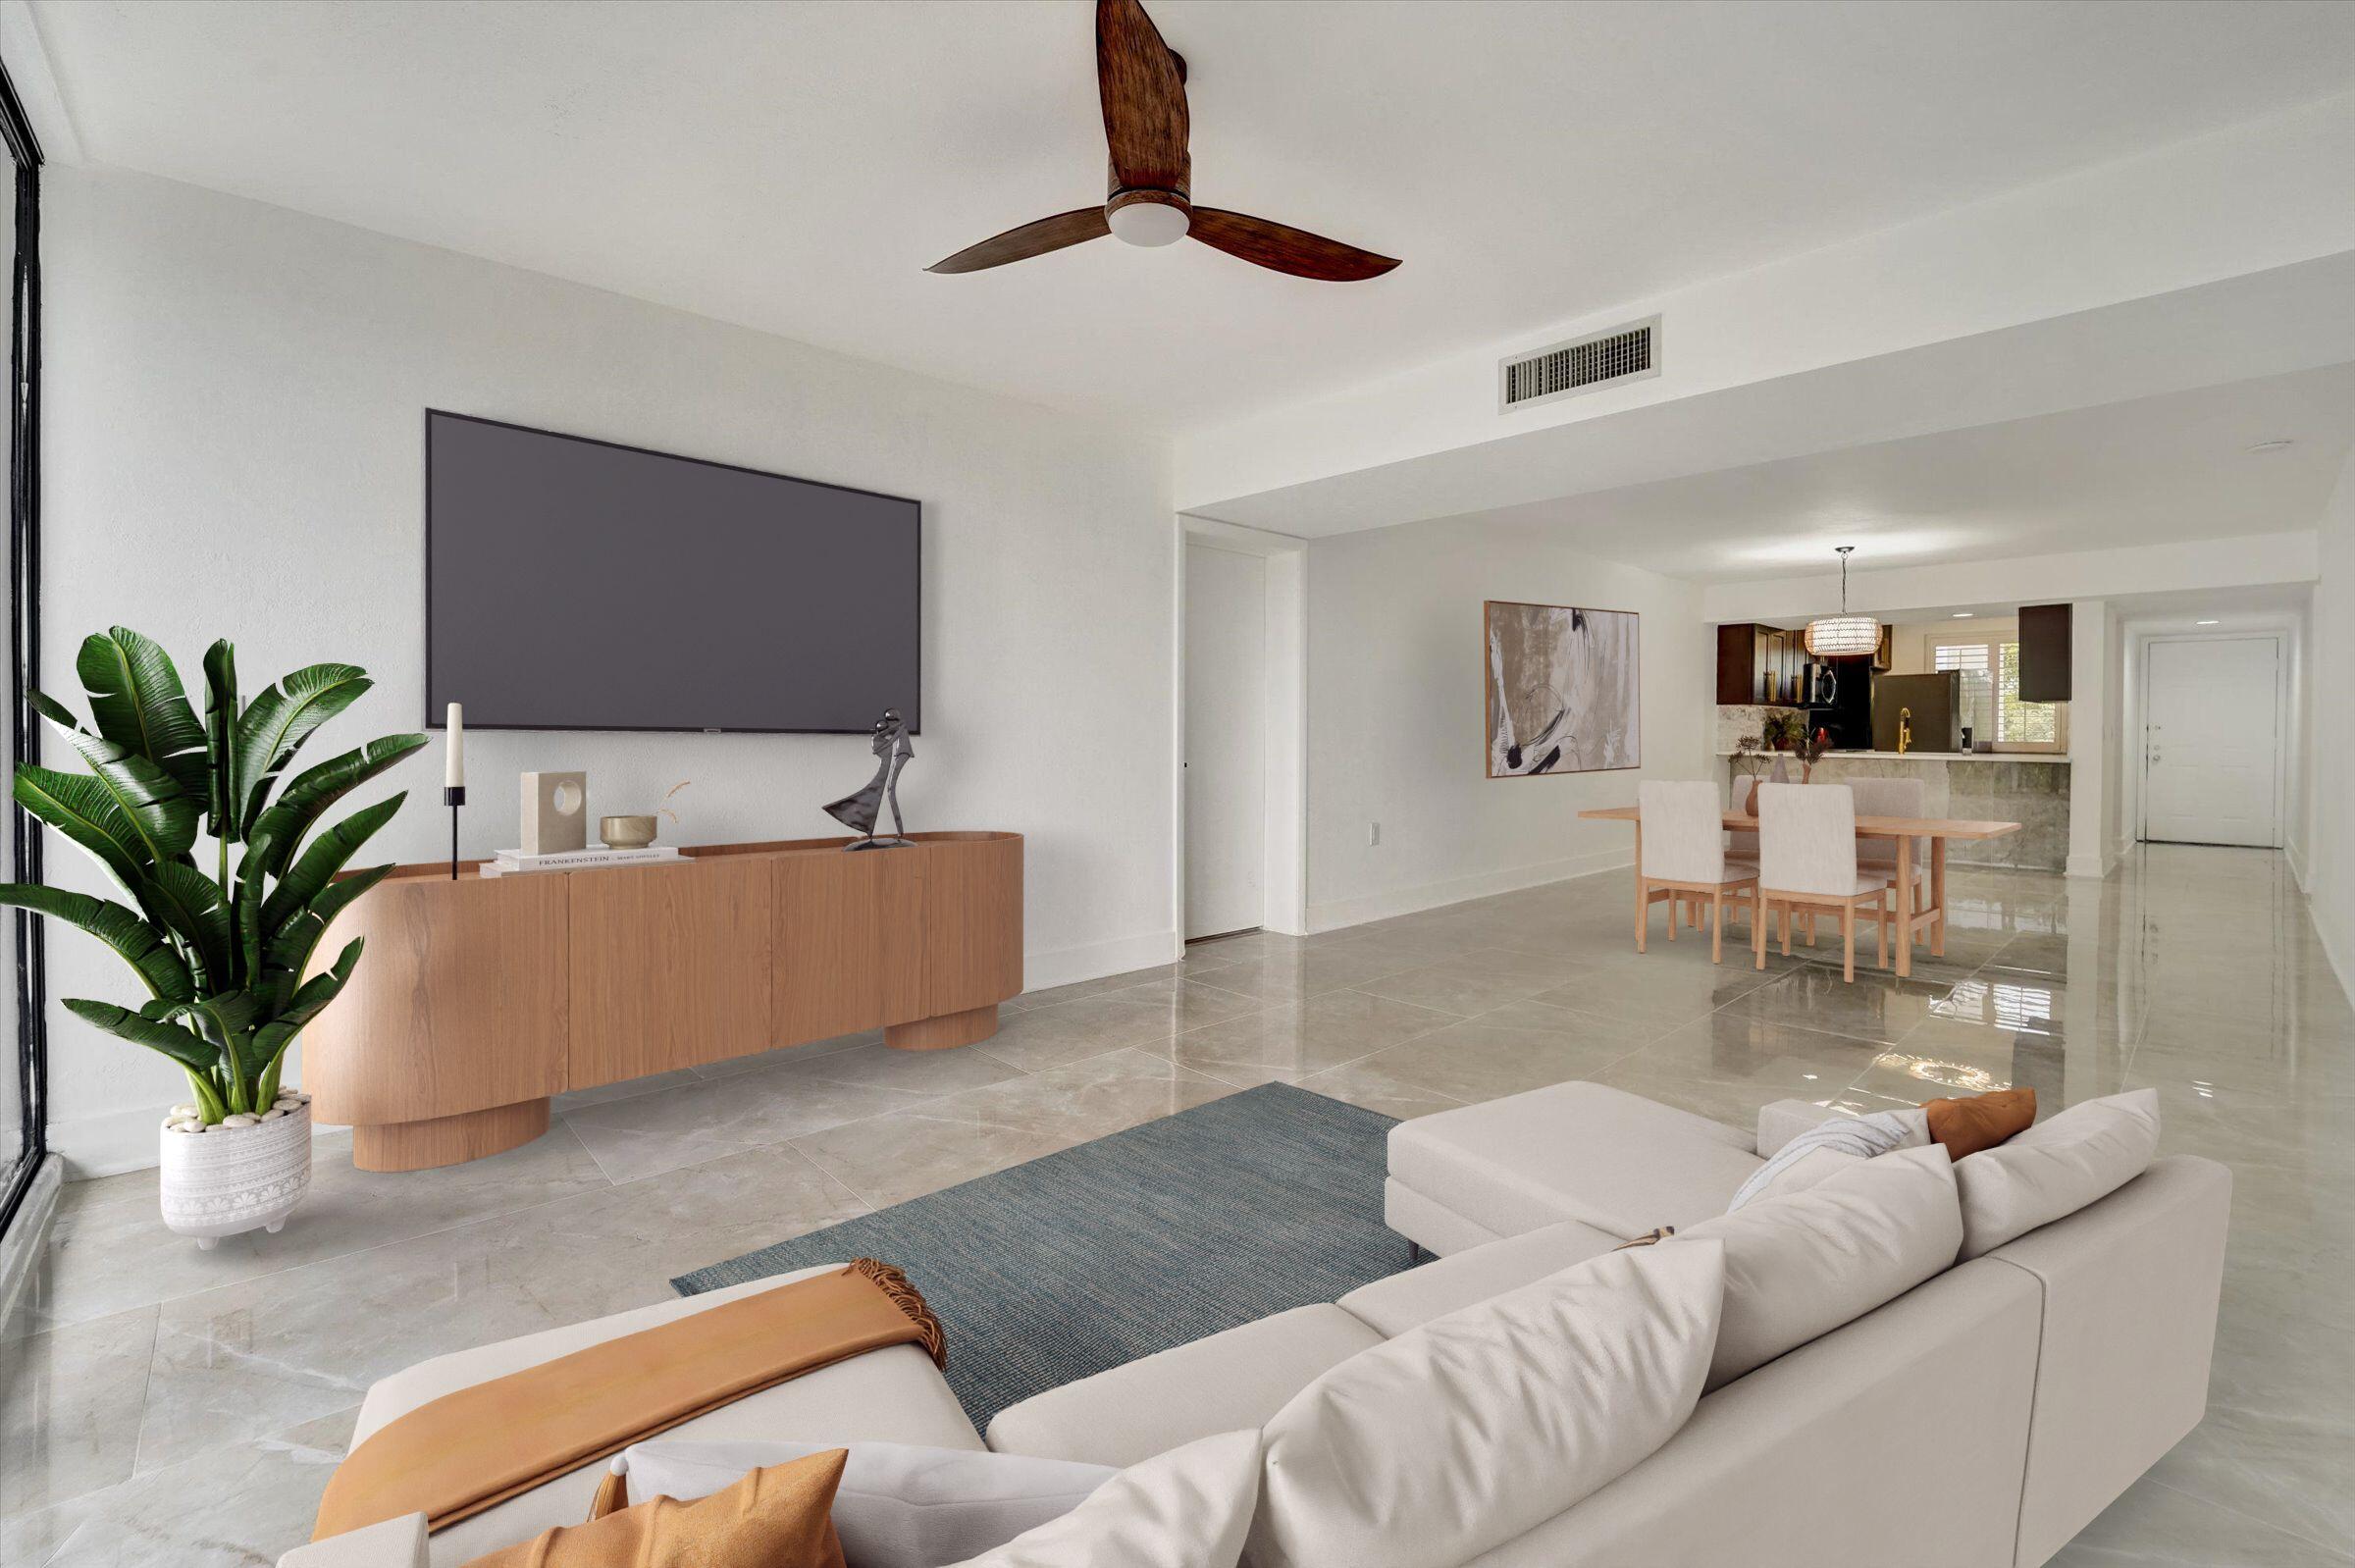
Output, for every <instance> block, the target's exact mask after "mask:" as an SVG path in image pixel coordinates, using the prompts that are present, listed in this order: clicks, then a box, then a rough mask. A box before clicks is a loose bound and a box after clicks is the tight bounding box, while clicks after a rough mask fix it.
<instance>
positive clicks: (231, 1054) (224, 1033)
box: [0, 626, 425, 1247]
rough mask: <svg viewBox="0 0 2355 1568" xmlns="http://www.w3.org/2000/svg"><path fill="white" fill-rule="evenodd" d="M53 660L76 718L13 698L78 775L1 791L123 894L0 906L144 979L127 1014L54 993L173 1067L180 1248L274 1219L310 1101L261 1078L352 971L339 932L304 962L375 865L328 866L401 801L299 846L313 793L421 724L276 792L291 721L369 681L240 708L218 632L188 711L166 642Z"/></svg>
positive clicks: (25, 893)
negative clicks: (206, 854)
mask: <svg viewBox="0 0 2355 1568" xmlns="http://www.w3.org/2000/svg"><path fill="white" fill-rule="evenodd" d="M74 667H75V672H76V674H77V675H78V676H79V677H80V680H81V684H82V687H83V689H84V690H85V691H86V692H87V693H88V694H89V702H90V715H91V720H92V722H93V723H94V724H95V726H96V730H95V732H94V733H93V732H92V731H91V730H85V729H83V728H82V727H81V724H80V722H79V721H78V719H77V718H76V717H75V716H74V714H73V713H72V712H71V711H70V710H68V709H67V708H66V707H65V706H63V705H61V704H59V703H56V702H53V701H51V700H50V699H49V698H47V697H44V696H42V695H41V694H40V693H38V692H35V693H32V694H31V702H32V706H34V708H35V709H36V710H37V711H38V712H39V713H40V715H41V716H42V717H43V718H45V719H47V720H48V721H49V722H50V724H51V725H53V726H54V727H55V728H56V729H57V731H58V733H59V734H61V735H63V736H64V737H65V738H66V740H67V742H68V743H69V744H70V745H72V746H73V748H74V750H75V751H76V752H78V754H80V757H81V760H82V763H83V765H84V766H85V767H87V768H88V770H89V771H88V773H87V774H77V773H64V772H58V771H55V770H52V769H50V768H46V767H37V766H34V765H33V764H31V763H29V762H21V763H19V764H18V765H17V771H16V781H15V794H16V799H17V803H18V804H19V805H20V806H22V807H24V808H25V810H27V811H30V812H31V813H32V814H33V815H34V816H36V817H38V818H40V819H41V820H42V821H43V822H45V823H47V824H48V825H49V826H50V827H53V828H55V829H56V830H57V831H58V832H60V833H63V834H64V835H65V836H66V837H68V838H70V839H72V840H73V841H74V842H75V843H76V844H78V845H79V846H81V848H82V849H84V850H85V851H87V852H88V853H89V855H90V857H91V858H92V859H93V860H95V861H96V862H98V863H99V865H100V866H101V867H103V868H104V869H105V871H106V873H107V875H108V876H109V877H111V878H112V879H113V880H114V882H115V884H116V885H117V886H118V887H120V888H121V889H122V890H123V893H124V894H125V896H126V897H127V898H128V899H129V902H128V903H118V902H116V901H114V900H112V899H104V898H92V897H90V896H88V895H86V894H82V893H73V892H68V891H67V890H65V889H63V888H55V887H48V886H44V885H42V884H39V883H26V882H9V883H0V905H16V906H18V907H20V908H23V909H26V910H30V911H32V912H33V913H35V914H37V915H47V916H48V917H50V918H51V919H57V920H63V921H65V922H66V923H67V924H68V925H72V926H75V927H76V928H78V929H79V930H82V931H86V932H88V933H89V934H90V935H92V936H94V937H96V938H97V939H98V940H99V941H101V942H104V943H105V944H106V945H107V946H108V947H110V948H112V949H114V951H115V953H116V954H117V955H118V956H120V957H121V958H122V959H123V961H124V962H125V963H126V964H128V965H130V966H131V970H132V972H133V973H135V974H137V975H138V977H139V981H140V983H141V984H142V985H143V986H144V987H145V988H146V991H147V1000H146V1001H145V1002H143V1003H141V1004H140V1005H139V1006H138V1007H136V1008H126V1007H120V1006H117V1005H116V1004H114V1003H112V1002H97V1001H89V1000H85V999H82V998H72V999H69V1000H68V1001H67V1003H66V1007H67V1008H68V1010H70V1011H71V1012H72V1013H73V1014H74V1015H75V1016H76V1017H77V1018H79V1019H84V1020H86V1021H87V1022H90V1023H94V1024H96V1025H97V1026H98V1027H99V1028H101V1029H104V1030H106V1031H107V1032H108V1033H109V1034H113V1035H117V1036H120V1037H121V1038H123V1039H126V1040H129V1041H131V1043H132V1044H133V1045H142V1046H145V1047H146V1048H147V1049H148V1050H150V1051H154V1052H156V1053H157V1054H159V1055H161V1056H165V1057H168V1058H170V1059H171V1060H172V1061H173V1062H174V1063H176V1064H178V1065H179V1067H180V1068H181V1070H182V1071H183V1072H185V1073H186V1074H187V1079H188V1086H189V1088H190V1090H191V1091H192V1093H193V1096H194V1098H193V1100H192V1101H191V1102H190V1103H188V1104H185V1105H181V1106H177V1107H175V1108H174V1110H173V1114H172V1115H171V1116H170V1117H168V1118H167V1119H166V1120H165V1123H164V1125H163V1127H162V1129H161V1134H160V1136H161V1145H160V1153H161V1162H160V1163H161V1165H162V1168H163V1176H162V1189H163V1212H164V1223H165V1224H166V1225H168V1226H170V1227H171V1228H173V1229H174V1230H177V1231H179V1232H181V1233H182V1234H183V1235H192V1236H194V1237H196V1238H197V1243H196V1244H197V1245H198V1246H200V1247H210V1246H212V1245H213V1243H214V1241H215V1240H216V1239H217V1238H219V1237H221V1236H225V1235H235V1234H238V1233H240V1232H242V1231H246V1230H251V1229H255V1228H268V1229H271V1230H276V1229H278V1228H280V1227H281V1226H282V1225H284V1224H285V1223H286V1218H287V1216H288V1214H289V1213H291V1212H292V1211H293V1208H294V1206H295V1205H296V1204H297V1203H299V1202H300V1201H301V1200H302V1195H303V1193H304V1191H305V1190H307V1189H308V1187H309V1186H310V1179H311V1138H310V1133H311V1117H310V1102H309V1096H307V1095H303V1094H299V1093H295V1092H293V1091H290V1090H286V1089H282V1088H281V1086H280V1084H279V1068H280V1065H281V1064H282V1063H283V1062H284V1061H285V1060H286V1054H287V1048H288V1046H289V1045H291V1044H293V1043H294V1038H295V1036H296V1034H297V1033H299V1032H300V1030H301V1029H302V1026H303V1025H304V1024H305V1023H308V1022H309V1021H310V1020H311V1019H314V1018H317V1017H318V1016H319V1013H320V1011H321V1010H322V1009H324V1008H325V1007H326V1006H327V1005H328V1004H329V1003H330V1002H333V1001H334V1000H335V999H336V995H337V993H338V992H340V991H341V990H342V989H343V985H344V982H345V981H347V980H349V979H350V978H351V971H352V967H353V966H355V965H356V964H358V963H359V959H360V943H359V942H357V941H353V942H352V943H350V944H349V945H347V946H346V947H345V948H344V949H343V951H342V952H341V953H340V954H339V955H338V956H337V958H336V961H335V962H334V963H333V964H332V965H329V966H327V967H325V968H322V969H321V970H320V971H319V972H318V973H316V974H311V975H310V976H309V977H308V978H307V979H306V978H305V973H306V971H307V970H308V969H309V968H310V967H311V958H312V954H313V950H314V949H316V948H317V946H318V945H319V940H320V938H321V937H322V936H324V935H325V934H326V932H327V928H328V925H329V923H330V922H332V921H333V920H334V919H335V917H336V915H337V914H338V913H339V912H340V911H341V910H342V909H343V908H344V907H345V906H347V905H349V904H350V903H351V902H352V901H353V900H354V899H356V898H358V897H359V896H360V895H361V894H363V893H365V892H367V891H368V889H370V888H371V887H374V886H375V885H376V884H377V883H378V882H379V881H381V880H383V879H384V877H385V876H386V875H388V874H389V873H390V872H391V871H392V867H391V866H390V865H380V866H376V867H374V868H373V869H369V870H364V871H359V872H355V873H353V874H351V875H349V876H340V875H339V873H340V872H341V871H342V869H343V866H344V863H345V862H348V861H349V860H350V859H351V857H352V854H353V853H354V852H355V851H356V850H358V849H359V847H360V846H361V845H362V844H363V843H365V842H366V841H367V839H368V837H369V835H371V834H373V833H374V832H375V831H376V830H377V829H378V828H380V827H382V826H384V825H385V823H386V822H388V821H390V820H391V819H392V813H393V812H395V811H397V810H399V809H400V804H401V802H402V801H403V800H405V799H406V798H407V797H406V796H405V795H395V796H393V797H392V799H390V800H387V801H380V802H378V803H377V804H376V805H374V806H370V807H367V808H365V809H363V810H358V811H354V812H353V813H352V814H351V815H349V816H347V817H345V818H343V819H342V820H341V821H340V822H337V823H336V824H334V825H333V826H331V827H329V828H328V829H326V831H324V832H322V833H320V834H319V835H318V836H317V837H316V838H315V839H313V840H312V841H311V842H310V843H309V845H308V846H307V847H306V846H305V844H304V840H305V838H306V837H308V836H309V835H310V833H311V830H312V829H313V828H314V827H316V826H317V825H318V823H319V819H320V818H321V817H322V816H323V815H325V814H326V812H327V810H328V809H329V808H331V807H333V806H334V805H335V804H336V803H337V802H338V801H340V800H341V799H342V798H343V797H344V796H345V795H347V794H349V793H350V792H351V791H352V790H354V789H356V788H357V787H358V786H360V785H361V784H364V783H366V782H367V781H368V780H369V779H371V778H374V777H375V776H376V775H377V774H379V773H382V772H383V771H385V769H387V768H389V767H391V766H392V764H393V763H395V762H397V761H399V760H400V759H401V758H404V757H406V756H408V755H409V754H410V753H411V752H414V751H416V750H417V749H418V748H419V747H421V746H423V745H424V744H425V737H424V736H422V735H392V736H387V737H385V738H384V739H382V740H376V741H371V742H369V743H368V744H367V745H365V746H363V747H361V748H360V749H359V750H357V751H353V752H346V753H344V754H343V755H342V756H340V757H337V758H331V759H330V760H328V761H325V762H321V763H320V764H318V765H317V766H316V767H312V768H307V769H305V770H304V771H303V772H301V773H298V774H296V775H295V776H294V777H293V778H291V779H289V780H288V781H287V782H286V784H285V787H284V788H280V787H279V780H280V775H281V774H282V773H283V772H284V771H285V770H286V767H287V764H288V762H289V761H290V760H292V758H293V756H294V754H295V752H297V751H298V750H300V749H301V747H302V744H303V743H304V742H305V741H306V740H308V739H309V738H310V736H311V733H312V732H313V731H314V730H316V729H318V727H319V726H320V725H321V724H324V723H326V722H327V721H328V720H329V719H331V718H333V717H335V716H336V715H337V714H338V713H340V712H341V711H342V710H343V709H344V708H346V707H349V706H351V705H352V704H353V703H354V702H356V701H357V700H358V699H359V698H360V696H361V695H362V694H363V693H365V692H366V691H367V690H368V689H369V687H370V685H371V684H372V683H371V682H370V681H369V679H368V677H367V674H366V672H364V671H362V670H360V669H358V668H356V667H354V666H352V665H349V664H313V665H311V666H309V667H308V668H306V669H299V670H296V671H295V672H294V673H293V674H291V675H288V676H287V677H286V678H285V679H284V680H282V681H280V682H279V683H278V684H277V685H275V686H272V687H271V688H270V689H269V690H267V691H265V692H263V693H262V694H261V695H260V696H259V697H256V698H255V699H254V700H253V701H252V702H251V703H249V704H246V705H244V706H242V707H240V706H238V703H237V677H236V662H235V650H234V649H232V648H231V646H230V645H229V644H228V643H227V642H218V643H215V644H214V645H213V646H212V648H211V649H210V650H208V651H207V652H206V653H205V655H204V679H205V710H204V716H203V718H202V719H201V720H200V719H198V717H197V716H196V712H195V710H194V709H193V708H192V707H191V706H189V704H188V699H187V696H186V694H185V692H184V691H183V688H182V686H181V680H180V672H179V670H177V669H176V668H174V666H173V663H172V660H171V657H170V656H169V655H168V654H166V653H165V652H164V651H163V649H162V648H161V647H159V646H157V645H156V644H155V643H153V642H150V641H149V640H148V639H146V638H144V637H141V636H140V635H139V634H138V633H136V632H133V631H130V630H128V629H126V628H124V627H120V626H118V627H116V628H114V629H113V630H112V631H109V632H105V633H102V634H97V635H93V636H91V637H90V638H88V639H87V640H85V641H84V642H83V643H82V645H81V651H80V653H79V655H78V657H77V658H76V660H75V666H74ZM274 794H275V796H276V799H273V798H272V797H273V795H274ZM199 821H201V822H202V823H203V826H204V829H205V831H206V832H207V833H209V835H210V836H211V838H212V841H213V846H214V852H215V853H214V874H212V875H207V874H206V872H205V870H204V868H203V867H201V866H200V865H199V864H198V862H197V860H196V855H195V850H196V844H197V832H198V824H199ZM233 849H234V850H235V851H236V856H235V866H234V868H233V866H232V863H231V852H232V850H233Z"/></svg>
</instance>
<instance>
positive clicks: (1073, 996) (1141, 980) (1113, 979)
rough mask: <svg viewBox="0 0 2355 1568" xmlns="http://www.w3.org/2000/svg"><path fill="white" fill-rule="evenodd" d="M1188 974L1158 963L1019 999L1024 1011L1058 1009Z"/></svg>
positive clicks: (1030, 993)
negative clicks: (1062, 1005) (1065, 1004)
mask: <svg viewBox="0 0 2355 1568" xmlns="http://www.w3.org/2000/svg"><path fill="white" fill-rule="evenodd" d="M1185 973H1186V965H1185V964H1183V963H1174V964H1156V965H1154V966H1153V967H1150V968H1143V969H1128V970H1125V971H1124V972H1122V973H1120V974H1107V975H1105V976H1103V977H1102V978H1101V979H1094V980H1075V981H1073V983H1071V984H1070V985H1053V986H1049V987H1047V988H1046V989H1045V990H1043V991H1024V992H1023V993H1022V994H1021V996H1020V997H1018V998H1016V1001H1018V1002H1019V1003H1020V1004H1021V1009H1022V1011H1024V1012H1027V1011H1028V1010H1030V1009H1032V1008H1042V1007H1056V1006H1059V1005H1061V1004H1063V1003H1065V1002H1084V1001H1086V1000H1088V999H1089V998H1090V997H1099V996H1111V995H1113V994H1114V993H1116V992H1120V991H1125V990H1128V989H1130V988H1132V987H1134V986H1139V985H1144V984H1146V983H1147V982H1149V981H1153V980H1173V979H1181V978H1183V977H1184V975H1185Z"/></svg>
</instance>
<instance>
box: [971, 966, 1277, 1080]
mask: <svg viewBox="0 0 2355 1568" xmlns="http://www.w3.org/2000/svg"><path fill="white" fill-rule="evenodd" d="M1203 983H1204V982H1202V981H1197V980H1188V981H1184V982H1182V983H1181V984H1179V985H1178V986H1177V987H1176V988H1175V989H1176V990H1178V991H1183V992H1187V993H1191V992H1193V991H1195V990H1196V989H1197V988H1198V987H1200V986H1201V985H1203ZM1129 991H1130V988H1128V987H1124V988H1123V989H1121V990H1120V991H1116V992H1109V993H1107V994H1105V995H1102V996H1090V997H1082V998H1080V999H1078V1000H1077V1001H1073V1002H1057V1003H1055V1004H1053V1005H1051V1006H1047V1007H1036V1008H1032V1009H1030V1010H1029V1011H1027V1012H1024V1013H1016V1014H1011V1015H1005V1016H1002V1017H1001V1018H1000V1019H999V1020H998V1032H997V1033H995V1034H993V1035H991V1036H990V1037H989V1038H988V1039H986V1040H982V1041H980V1042H979V1043H978V1044H975V1045H969V1046H968V1047H966V1049H967V1050H968V1051H978V1052H980V1053H981V1054H982V1055H984V1056H988V1057H994V1058H995V1059H997V1060H998V1061H1000V1062H1003V1063H1005V1064H1006V1065H1007V1066H1008V1067H1011V1068H1016V1069H1018V1070H1020V1071H1024V1072H1039V1071H1045V1070H1046V1069H1048V1068H1053V1067H1061V1066H1063V1065H1064V1064H1065V1063H1067V1062H1077V1061H1081V1060H1083V1059H1084V1058H1087V1057H1091V1056H1102V1055H1103V1054H1104V1053H1105V1052H1107V1051H1119V1050H1125V1049H1127V1048H1130V1047H1137V1048H1143V1049H1151V1048H1153V1047H1154V1046H1155V1045H1156V1043H1157V1042H1160V1041H1163V1040H1167V1039H1168V1038H1169V1037H1170V1036H1171V1035H1173V1034H1175V1033H1177V1032H1178V1017H1179V1005H1178V1002H1177V1001H1176V1000H1175V999H1174V998H1173V997H1159V996H1155V995H1153V994H1151V993H1150V992H1148V993H1147V994H1145V995H1143V996H1139V997H1133V998H1132V997H1131V996H1130V994H1129ZM1218 994H1219V995H1220V996H1221V997H1222V998H1230V999H1231V1000H1230V1001H1227V1002H1226V1003H1225V1004H1224V1005H1223V1006H1222V1009H1221V1011H1222V1012H1224V1011H1226V1010H1227V1009H1230V1008H1233V1007H1235V1006H1238V1005H1239V1006H1240V1007H1241V1008H1242V1009H1243V1011H1246V1012H1247V1011H1249V1007H1250V1004H1249V1003H1247V1002H1244V1001H1243V999H1242V998H1239V997H1235V996H1234V995H1233V993H1231V992H1220V993H1218Z"/></svg>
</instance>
